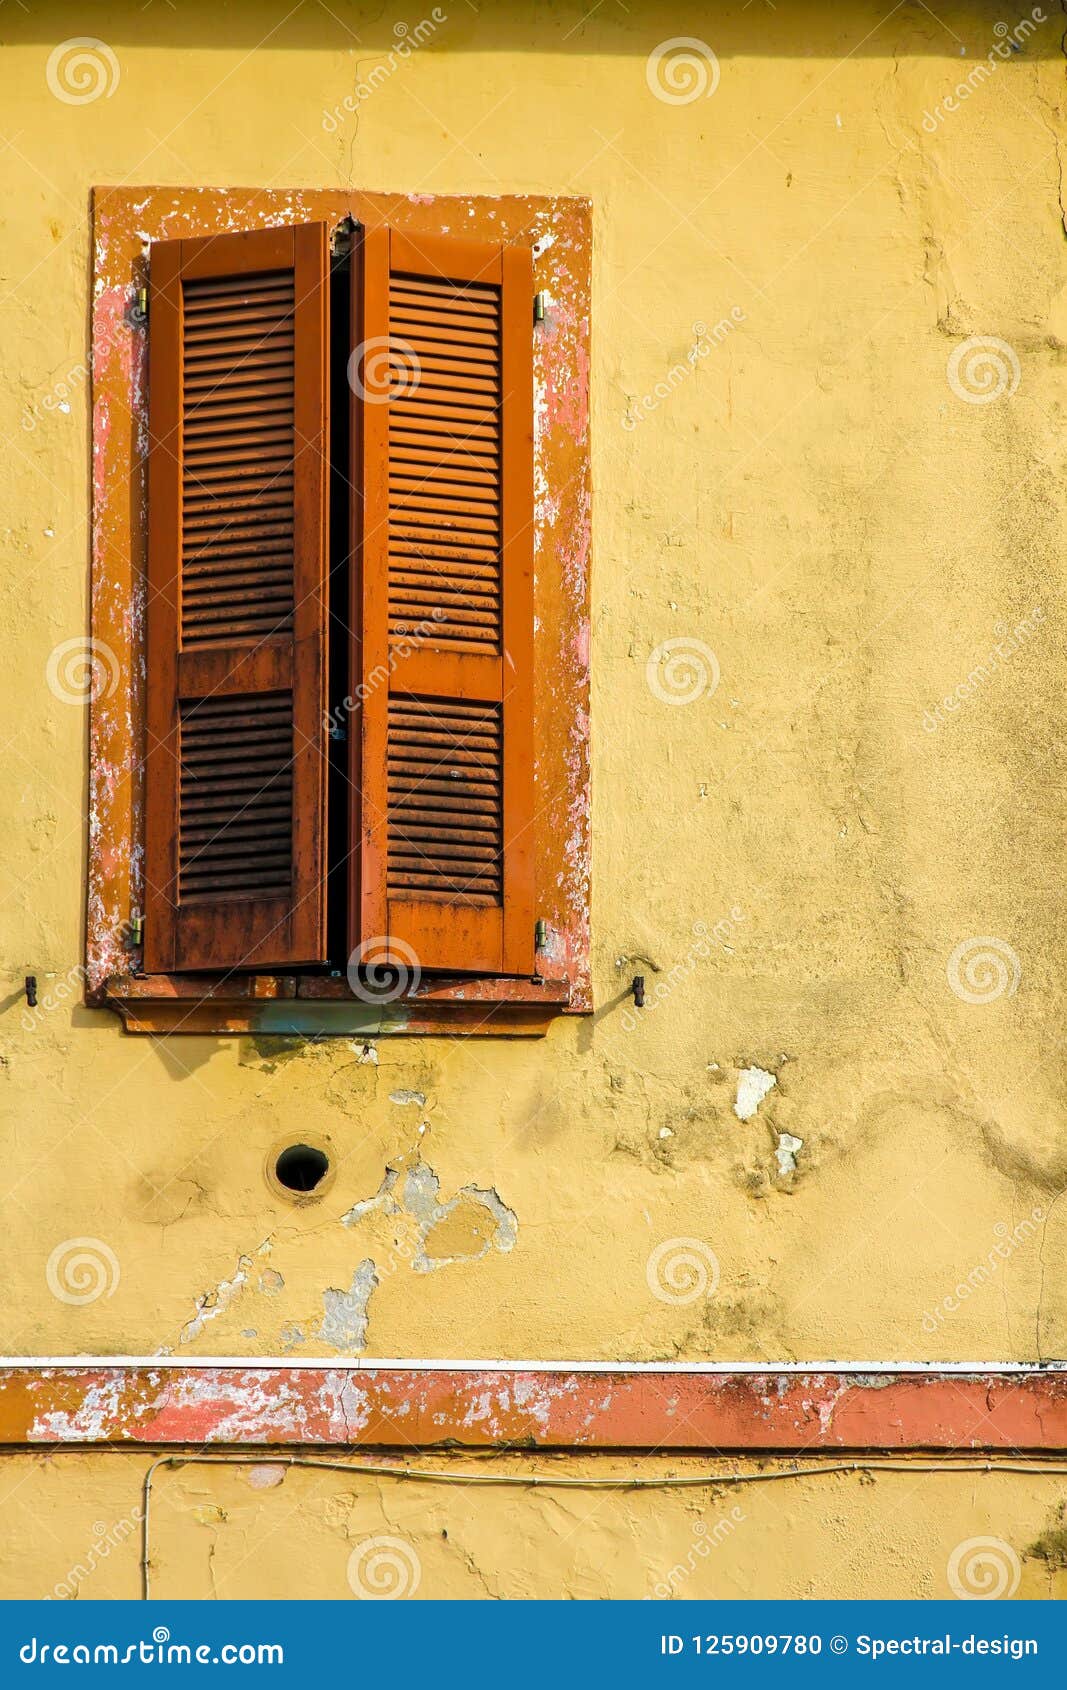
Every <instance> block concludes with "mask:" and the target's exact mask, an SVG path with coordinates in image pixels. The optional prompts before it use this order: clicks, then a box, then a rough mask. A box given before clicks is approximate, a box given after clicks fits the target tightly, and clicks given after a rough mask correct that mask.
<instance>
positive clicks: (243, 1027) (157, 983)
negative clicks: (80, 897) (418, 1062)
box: [103, 974, 573, 1039]
mask: <svg viewBox="0 0 1067 1690" xmlns="http://www.w3.org/2000/svg"><path fill="white" fill-rule="evenodd" d="M570 999H571V994H570V987H569V985H568V982H567V981H566V980H503V979H475V978H444V977H440V978H434V979H422V980H420V981H419V984H418V985H417V986H416V987H414V988H413V989H412V990H410V991H407V992H405V993H404V995H403V996H402V997H399V998H397V999H396V1000H395V1001H394V1002H377V1003H365V1002H363V1001H361V1000H360V999H359V998H357V997H355V996H354V995H353V993H352V991H351V989H350V987H349V985H348V982H347V980H334V979H325V978H322V977H320V976H301V975H292V974H269V975H268V974H253V975H245V976H241V977H234V978H232V979H225V978H224V979H221V980H218V979H214V978H212V977H211V976H209V975H180V976H179V975H168V974H120V975H113V976H112V977H111V978H110V979H109V980H108V981H107V983H106V985H105V987H104V991H103V1002H104V1004H105V1005H106V1006H107V1007H108V1008H110V1009H114V1010H116V1011H117V1012H118V1014H119V1015H121V1017H122V1021H123V1025H124V1027H125V1030H126V1032H127V1033H156V1034H164V1033H165V1034H174V1033H195V1034H200V1035H201V1036H202V1035H204V1034H230V1035H233V1034H241V1033H256V1034H269V1035H272V1036H275V1037H282V1038H284V1037H291V1038H307V1039H318V1038H382V1037H386V1036H389V1035H396V1034H400V1035H404V1036H407V1037H423V1038H425V1037H434V1036H437V1037H446V1038H448V1037H468V1038H470V1037H479V1036H480V1037H485V1038H501V1037H503V1038H539V1037H541V1036H542V1035H543V1034H544V1033H546V1032H547V1030H548V1027H549V1024H550V1022H551V1021H553V1020H554V1019H555V1017H556V1016H557V1015H561V1014H566V1013H568V1012H570V1013H573V1011H571V1008H570Z"/></svg>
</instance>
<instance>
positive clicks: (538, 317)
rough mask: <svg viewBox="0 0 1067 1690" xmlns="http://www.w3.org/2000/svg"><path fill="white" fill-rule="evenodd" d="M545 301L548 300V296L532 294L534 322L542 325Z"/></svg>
mask: <svg viewBox="0 0 1067 1690" xmlns="http://www.w3.org/2000/svg"><path fill="white" fill-rule="evenodd" d="M547 299H548V295H547V294H545V293H535V294H534V322H535V323H543V322H544V320H545V305H546V302H547Z"/></svg>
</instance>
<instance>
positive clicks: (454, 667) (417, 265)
mask: <svg viewBox="0 0 1067 1690" xmlns="http://www.w3.org/2000/svg"><path fill="white" fill-rule="evenodd" d="M532 275H533V267H532V259H531V254H530V252H529V251H528V250H526V249H521V248H515V247H508V246H500V245H496V244H489V243H484V242H480V241H468V240H462V239H453V238H451V237H445V236H442V237H435V238H420V239H418V240H416V239H414V238H412V237H408V236H402V235H400V234H398V233H397V232H396V231H395V230H389V229H385V228H379V229H373V230H371V231H369V232H368V233H367V234H366V235H365V237H364V239H363V243H362V286H361V287H357V288H356V289H355V290H354V297H355V312H354V325H355V332H354V337H353V338H354V342H357V343H359V344H358V346H357V352H356V354H355V355H354V357H353V361H352V364H351V366H350V379H351V381H352V383H353V390H354V392H355V394H356V418H355V426H354V431H353V432H354V437H355V473H354V475H353V480H354V482H355V484H356V487H357V489H359V490H360V492H361V500H360V503H359V510H358V517H359V532H358V534H357V540H358V542H359V546H358V552H359V558H360V571H359V579H358V582H357V589H356V597H357V601H358V602H357V610H358V614H359V621H360V624H361V626H360V634H359V639H358V646H359V658H358V665H357V673H358V674H359V675H360V680H361V686H360V700H361V704H360V710H361V720H362V731H361V733H360V735H359V736H358V744H357V745H356V746H355V747H354V755H353V762H352V772H353V785H354V787H355V788H356V789H357V790H358V791H359V792H360V794H361V805H362V829H361V847H362V848H361V850H360V852H359V854H358V860H357V862H356V864H355V867H356V876H355V882H354V886H353V892H354V896H353V900H352V903H353V909H354V911H355V912H356V921H355V924H354V934H353V940H354V945H359V944H362V945H363V946H364V947H368V946H369V947H371V948H372V949H374V951H375V956H376V960H384V958H385V956H386V955H387V954H388V955H391V956H392V957H393V960H394V961H396V962H397V963H399V964H401V965H405V966H409V967H410V966H411V964H412V960H413V959H416V960H417V962H418V965H419V966H420V967H421V968H423V969H445V970H452V969H455V970H457V971H462V972H468V971H471V972H486V973H502V974H520V975H521V974H530V973H532V972H533V954H534V943H533V926H534V892H533V843H534V842H533V716H532V712H533V705H532V661H533V351H532V346H533V329H532V322H533V293H532V286H533V281H532ZM353 737H354V738H355V737H357V736H353ZM383 940H384V941H388V952H386V950H385V948H384V947H383V945H382V943H381V941H383ZM372 941H373V942H375V943H374V944H373V945H372Z"/></svg>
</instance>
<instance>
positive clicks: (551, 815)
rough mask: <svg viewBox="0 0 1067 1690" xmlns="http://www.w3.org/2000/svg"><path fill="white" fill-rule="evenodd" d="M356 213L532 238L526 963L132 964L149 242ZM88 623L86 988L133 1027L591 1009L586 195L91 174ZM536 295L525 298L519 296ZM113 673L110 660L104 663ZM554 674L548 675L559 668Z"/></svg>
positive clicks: (476, 1029)
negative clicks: (159, 967) (147, 184)
mask: <svg viewBox="0 0 1067 1690" xmlns="http://www.w3.org/2000/svg"><path fill="white" fill-rule="evenodd" d="M345 218H352V219H354V220H355V221H356V222H358V223H361V224H363V225H364V226H366V227H368V228H374V227H377V226H380V225H382V224H388V225H389V226H391V227H392V228H394V229H396V230H397V231H399V232H401V233H410V234H411V235H413V236H414V237H417V238H426V237H429V236H432V235H434V234H436V233H441V232H448V231H451V232H454V233H462V234H463V235H464V236H467V235H469V236H471V237H472V238H474V239H481V240H495V241H501V240H502V241H504V242H509V241H510V242H514V243H516V244H523V245H526V246H528V247H530V248H532V250H533V254H534V289H535V291H543V292H544V294H545V295H546V314H545V319H544V321H543V322H542V323H540V324H539V325H538V326H536V327H535V328H533V329H532V334H533V337H534V384H535V396H534V415H535V514H534V522H535V630H536V631H535V684H534V723H535V733H536V741H537V756H536V762H535V778H536V780H537V787H536V790H537V793H538V798H537V819H536V823H535V856H536V862H537V886H538V898H539V901H538V907H537V915H538V917H539V918H540V919H541V920H543V921H544V923H545V933H546V937H545V942H544V943H543V945H542V947H541V948H540V949H539V951H538V955H537V962H536V966H537V968H538V973H537V974H536V975H535V976H534V977H532V978H530V979H514V978H500V977H493V976H487V977H480V976H469V975H468V976H455V977H449V976H445V975H440V974H438V975H434V976H429V975H427V976H423V977H421V978H417V979H415V980H413V981H411V982H409V985H408V989H407V990H406V991H405V993H404V994H403V996H401V997H399V998H398V999H396V1000H395V1001H390V1002H387V1003H385V1002H376V1003H367V1002H364V1001H361V1000H360V999H358V998H356V997H355V996H354V995H353V993H352V992H351V989H350V988H349V986H348V983H347V980H345V979H344V978H343V977H341V978H337V977H330V976H328V975H325V974H322V973H318V974H297V973H281V972H278V971H276V970H271V971H264V972H263V973H259V974H250V973H241V974H237V973H233V974H230V975H190V974H182V975H153V976H146V975H144V974H143V973H141V972H140V971H139V968H138V960H139V952H138V950H137V947H136V945H135V944H134V943H133V939H135V938H136V932H135V930H132V929H131V918H132V917H134V916H135V915H136V914H137V913H139V912H140V911H141V910H142V909H143V872H144V868H143V844H144V782H143V767H142V765H143V754H144V752H143V746H144V706H145V674H144V624H145V607H146V592H147V589H146V580H145V573H144V566H145V547H146V521H145V512H146V491H147V489H146V476H145V447H146V418H147V394H148V387H147V381H148V372H147V335H146V333H145V329H144V322H143V318H142V317H141V315H140V309H139V302H138V300H139V295H138V290H139V289H140V288H141V287H143V286H144V284H145V280H146V268H147V254H148V249H149V243H150V242H152V241H157V240H164V239H175V238H182V239H186V238H192V237H196V236H204V235H209V236H210V235H211V234H213V233H217V232H218V231H220V230H230V229H237V228H267V227H271V226H274V225H278V224H283V223H284V224H292V223H303V222H316V221H325V222H326V223H327V224H329V225H330V226H331V227H334V226H336V225H338V224H340V223H341V222H342V221H343V220H344V219H345ZM93 221H94V233H95V240H94V254H95V263H94V289H93V313H92V367H93V420H92V429H93V525H92V566H91V632H92V639H93V642H94V646H95V647H96V648H97V649H98V650H99V651H100V652H101V653H102V654H106V655H107V662H106V663H104V664H102V665H98V666H97V667H98V670H99V673H100V674H101V675H102V676H104V677H105V684H104V685H103V686H102V687H101V689H100V690H99V691H98V693H97V695H96V696H95V697H94V698H93V699H92V701H91V705H90V771H89V854H88V910H87V923H86V1001H87V1003H88V1004H89V1005H90V1006H94V1007H99V1006H104V1005H107V1006H110V1007H112V1008H114V1009H116V1010H118V1012H119V1013H120V1014H121V1015H122V1017H123V1020H124V1022H125V1025H126V1027H127V1029H128V1030H130V1031H143V1032H157V1033H158V1032H171V1033H173V1032H179V1031H184V1032H190V1033H240V1032H272V1033H279V1034H293V1035H304V1036H311V1037H314V1036H322V1035H327V1034H331V1033H333V1034H337V1035H340V1036H346V1035H347V1036H360V1035H364V1036H378V1035H379V1034H383V1033H388V1032H400V1033H428V1034H433V1033H449V1032H465V1033H481V1032H484V1033H512V1034H520V1035H521V1034H530V1033H540V1032H543V1031H545V1029H546V1028H547V1026H548V1024H549V1022H550V1021H551V1019H552V1018H553V1016H555V1015H558V1014H560V1013H586V1012H588V1011H589V1010H590V1009H591V1007H592V1004H591V996H590V980H589V844H590V841H589V822H590V816H589V784H588V721H589V713H588V694H589V674H588V637H589V515H590V466H589V439H588V397H589V396H588V380H589V316H590V312H589V294H590V262H591V215H590V206H589V202H588V201H587V200H584V199H580V198H574V197H570V196H567V197H548V196H505V197H502V198H487V197H484V196H442V197H439V198H432V199H431V198H429V197H427V196H407V195H384V194H365V195H364V194H353V195H349V194H346V193H343V192H336V191H330V190H322V191H311V192H308V193H288V192H275V191H268V190H259V191H256V190H229V191H228V190H200V189H152V190H131V189H125V188H123V189H115V188H105V189H97V190H95V191H94V195H93ZM532 315H533V302H532V300H531V316H532ZM116 676H117V677H118V678H117V679H116ZM561 678H562V680H561Z"/></svg>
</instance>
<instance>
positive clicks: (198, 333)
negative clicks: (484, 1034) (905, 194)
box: [145, 224, 328, 970]
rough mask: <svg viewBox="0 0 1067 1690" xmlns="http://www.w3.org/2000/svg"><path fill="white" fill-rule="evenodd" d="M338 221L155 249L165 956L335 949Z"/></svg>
mask: <svg viewBox="0 0 1067 1690" xmlns="http://www.w3.org/2000/svg"><path fill="white" fill-rule="evenodd" d="M326 308H327V257H326V231H325V227H324V226H323V225H318V224H316V225H309V226H306V227H303V228H293V229H270V230H262V231H256V232H251V233H248V234H240V235H218V236H214V237H211V238H208V239H205V240H192V241H175V242H163V243H159V244H158V245H156V246H154V247H153V251H152V303H151V309H150V318H149V321H150V325H151V328H150V333H151V347H150V355H151V372H150V379H151V391H150V405H151V431H152V440H151V451H150V459H149V585H150V588H151V589H152V592H151V597H150V603H149V625H148V653H149V748H148V759H147V763H148V801H147V841H148V850H147V881H148V899H147V910H146V915H147V923H146V934H145V939H146V965H147V966H148V967H149V968H151V969H159V970H171V969H176V970H181V969H218V968H226V969H233V968H244V967H271V966H284V965H288V964H291V963H299V962H315V961H322V960H323V958H324V928H325V899H324V878H325V876H324V864H323V857H324V850H325V825H326V823H325V753H324V746H323V728H322V721H323V715H324V700H325V686H326V676H325V663H326V641H325V601H324V581H325V557H326V531H325V514H326V463H327V455H328V443H327V429H326V400H327V395H326V347H327V335H326Z"/></svg>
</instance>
